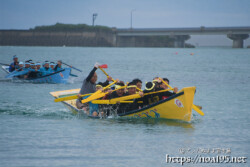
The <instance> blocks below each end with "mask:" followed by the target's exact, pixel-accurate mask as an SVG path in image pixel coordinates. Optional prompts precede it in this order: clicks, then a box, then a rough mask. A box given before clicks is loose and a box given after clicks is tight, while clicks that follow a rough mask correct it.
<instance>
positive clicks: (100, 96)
mask: <svg viewBox="0 0 250 167" xmlns="http://www.w3.org/2000/svg"><path fill="white" fill-rule="evenodd" d="M116 82H117V81H114V82H112V83H111V84H109V85H108V86H106V87H104V88H103V90H105V89H107V88H109V87H110V86H112V85H113V84H115V83H116ZM106 94H108V92H106V93H104V92H102V91H101V90H98V91H96V92H95V93H93V94H92V95H91V96H89V97H88V98H87V99H84V100H82V103H87V102H90V101H92V100H95V99H99V98H102V97H104V96H105V95H106Z"/></svg>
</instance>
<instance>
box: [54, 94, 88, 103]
mask: <svg viewBox="0 0 250 167" xmlns="http://www.w3.org/2000/svg"><path fill="white" fill-rule="evenodd" d="M91 94H93V93H89V94H84V95H81V97H85V96H89V95H91ZM78 98H79V97H78V96H77V95H73V96H68V97H61V98H57V99H55V100H54V102H61V101H67V100H73V99H78Z"/></svg>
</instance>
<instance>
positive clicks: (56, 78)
mask: <svg viewBox="0 0 250 167" xmlns="http://www.w3.org/2000/svg"><path fill="white" fill-rule="evenodd" d="M2 69H3V70H4V71H5V72H7V73H8V74H9V71H8V69H9V67H8V66H2ZM70 73H71V68H64V69H63V70H61V71H57V72H54V73H51V74H48V75H45V76H41V77H36V78H26V79H23V78H19V77H16V76H14V77H12V79H13V80H20V81H24V82H31V83H64V84H65V83H67V82H68V79H69V76H70Z"/></svg>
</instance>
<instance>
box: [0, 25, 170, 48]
mask: <svg viewBox="0 0 250 167" xmlns="http://www.w3.org/2000/svg"><path fill="white" fill-rule="evenodd" d="M0 45H1V46H83V47H84V46H85V47H174V39H172V38H169V37H168V36H150V37H149V36H131V37H121V36H117V35H116V29H112V31H107V32H105V31H103V32H102V31H92V32H86V31H51V32H50V31H34V30H0Z"/></svg>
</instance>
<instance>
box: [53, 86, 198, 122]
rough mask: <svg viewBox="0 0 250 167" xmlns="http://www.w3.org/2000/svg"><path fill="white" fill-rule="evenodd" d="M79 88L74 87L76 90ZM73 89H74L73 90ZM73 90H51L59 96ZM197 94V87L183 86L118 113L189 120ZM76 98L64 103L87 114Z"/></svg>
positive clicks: (54, 94)
mask: <svg viewBox="0 0 250 167" xmlns="http://www.w3.org/2000/svg"><path fill="white" fill-rule="evenodd" d="M76 90H79V89H74V91H76ZM72 91H73V90H72ZM72 91H71V90H67V91H66V92H65V91H58V92H51V95H52V96H54V97H55V98H58V97H59V95H60V93H62V92H64V93H67V92H68V93H69V94H72ZM194 94H195V87H187V88H183V89H182V90H181V91H179V92H178V93H177V94H176V95H173V96H171V97H169V98H167V99H164V100H161V101H159V102H157V103H154V104H152V105H148V106H146V107H143V108H141V109H138V110H134V111H127V112H125V113H122V114H118V116H120V117H132V118H161V119H174V120H182V121H187V122H189V121H190V120H191V117H192V105H193V99H194ZM75 101H76V100H68V101H64V102H63V104H64V105H66V106H67V108H69V109H70V110H71V111H72V112H73V113H75V114H78V113H79V112H81V114H84V115H87V116H88V113H87V112H86V111H84V110H79V109H77V108H76V104H75Z"/></svg>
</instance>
